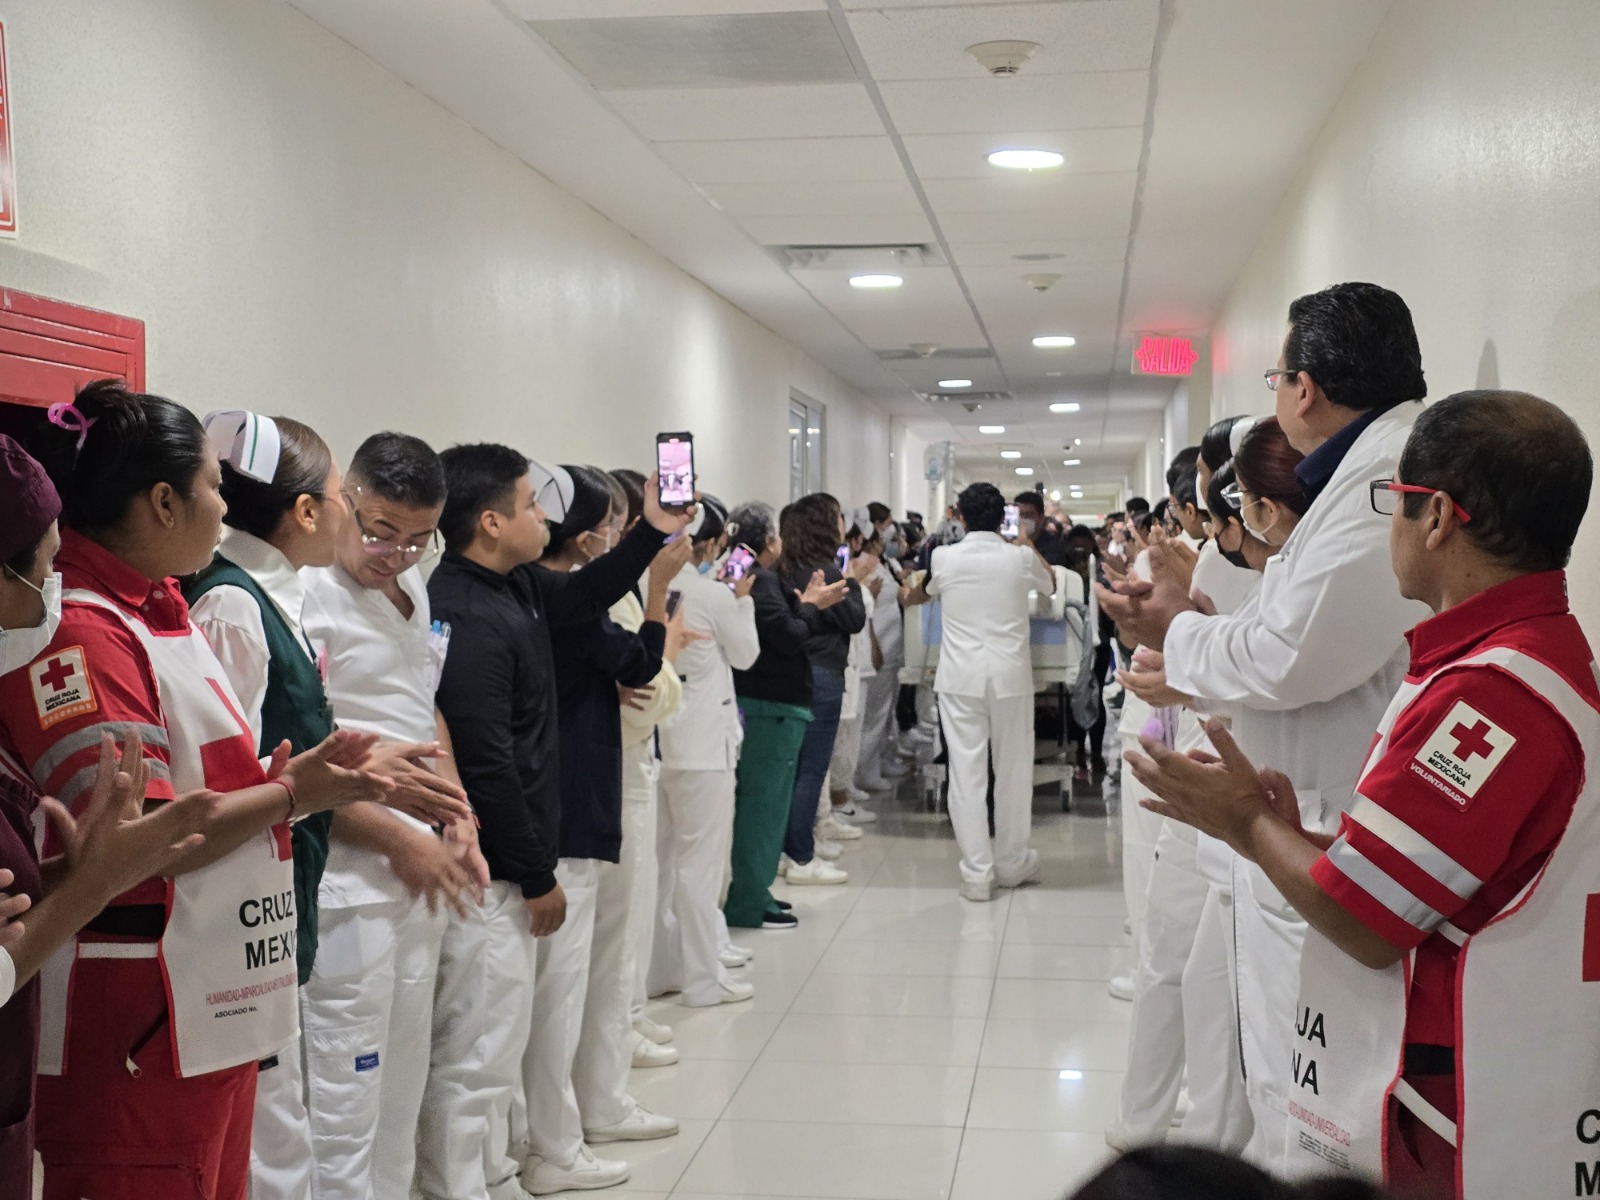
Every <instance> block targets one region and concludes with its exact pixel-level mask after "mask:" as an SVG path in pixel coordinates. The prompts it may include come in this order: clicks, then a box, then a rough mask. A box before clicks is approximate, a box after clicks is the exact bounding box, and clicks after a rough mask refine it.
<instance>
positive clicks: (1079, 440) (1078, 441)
mask: <svg viewBox="0 0 1600 1200" xmlns="http://www.w3.org/2000/svg"><path fill="white" fill-rule="evenodd" d="M1072 444H1073V445H1074V446H1081V445H1083V439H1082V438H1073V439H1072Z"/></svg>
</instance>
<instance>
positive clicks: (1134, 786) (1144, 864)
mask: <svg viewBox="0 0 1600 1200" xmlns="http://www.w3.org/2000/svg"><path fill="white" fill-rule="evenodd" d="M1122 748H1123V750H1124V751H1128V750H1138V749H1139V748H1140V747H1139V737H1138V730H1134V731H1133V732H1132V733H1131V734H1123V736H1122ZM1121 795H1122V898H1123V899H1124V900H1125V901H1126V902H1127V905H1128V927H1129V928H1130V929H1131V930H1132V931H1133V944H1134V945H1135V946H1137V945H1138V944H1139V939H1140V931H1141V930H1142V929H1143V928H1144V915H1145V901H1146V898H1147V897H1148V896H1149V894H1150V872H1151V868H1152V867H1153V866H1154V864H1155V853H1156V838H1157V837H1158V836H1159V835H1160V833H1161V825H1162V821H1163V818H1162V817H1161V815H1160V814H1158V813H1153V812H1151V811H1150V810H1149V809H1147V808H1143V807H1141V806H1140V804H1139V801H1141V800H1153V799H1155V796H1154V794H1153V793H1152V792H1150V791H1149V790H1148V789H1146V787H1145V786H1144V785H1143V784H1142V783H1140V782H1139V781H1138V780H1137V779H1135V778H1134V776H1133V768H1132V767H1130V766H1129V765H1128V763H1127V760H1126V759H1124V760H1123V763H1122V788H1121Z"/></svg>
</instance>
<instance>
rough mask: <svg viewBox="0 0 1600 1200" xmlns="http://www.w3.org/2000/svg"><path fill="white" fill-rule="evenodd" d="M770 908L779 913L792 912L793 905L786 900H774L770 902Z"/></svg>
mask: <svg viewBox="0 0 1600 1200" xmlns="http://www.w3.org/2000/svg"><path fill="white" fill-rule="evenodd" d="M772 906H773V907H774V908H776V909H777V910H778V911H779V912H793V911H794V905H792V904H790V903H789V902H788V901H787V900H774V901H773V902H772Z"/></svg>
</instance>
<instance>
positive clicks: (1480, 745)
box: [1450, 721, 1494, 762]
mask: <svg viewBox="0 0 1600 1200" xmlns="http://www.w3.org/2000/svg"><path fill="white" fill-rule="evenodd" d="M1492 728H1493V726H1492V725H1490V724H1489V722H1487V721H1479V722H1478V723H1477V724H1476V725H1474V726H1473V727H1472V728H1471V729H1468V728H1467V726H1466V725H1465V724H1464V723H1458V724H1457V725H1456V727H1455V728H1454V729H1452V730H1451V731H1450V736H1451V737H1453V738H1455V740H1456V757H1457V758H1459V759H1460V760H1461V761H1462V762H1468V761H1470V760H1471V759H1473V758H1488V757H1489V755H1490V754H1491V753H1493V751H1494V744H1493V743H1492V742H1490V741H1489V739H1488V737H1487V736H1486V735H1487V734H1488V732H1489V730H1490V729H1492Z"/></svg>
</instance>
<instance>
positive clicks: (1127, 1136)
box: [1106, 1125, 1149, 1154]
mask: <svg viewBox="0 0 1600 1200" xmlns="http://www.w3.org/2000/svg"><path fill="white" fill-rule="evenodd" d="M1106 1145H1107V1146H1110V1147H1111V1148H1112V1149H1113V1150H1115V1151H1116V1152H1117V1153H1119V1154H1121V1153H1124V1152H1126V1151H1128V1150H1132V1149H1134V1148H1135V1147H1138V1146H1147V1145H1149V1142H1148V1141H1146V1140H1142V1139H1140V1138H1136V1137H1134V1136H1133V1135H1132V1134H1131V1133H1129V1132H1128V1131H1127V1130H1126V1129H1124V1128H1123V1127H1122V1126H1121V1125H1112V1126H1111V1127H1110V1128H1108V1129H1107V1130H1106Z"/></svg>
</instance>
